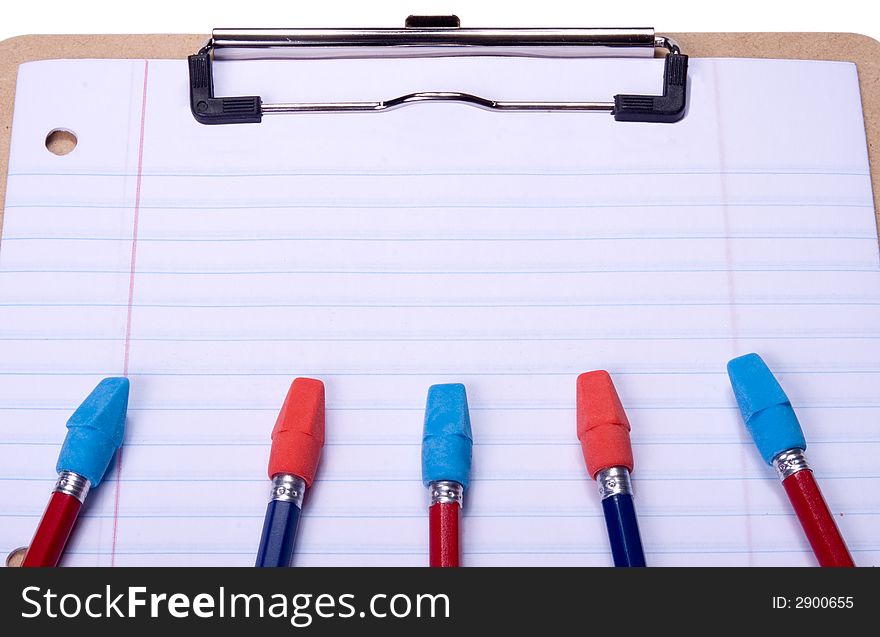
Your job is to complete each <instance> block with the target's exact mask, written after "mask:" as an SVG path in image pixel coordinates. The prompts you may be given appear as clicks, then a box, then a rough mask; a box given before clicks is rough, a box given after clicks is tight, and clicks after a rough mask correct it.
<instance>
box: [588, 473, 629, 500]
mask: <svg viewBox="0 0 880 637" xmlns="http://www.w3.org/2000/svg"><path fill="white" fill-rule="evenodd" d="M596 484H597V485H598V487H599V497H600V498H601V499H602V500H604V499H605V498H610V497H611V496H613V495H632V492H633V487H632V480H630V477H629V469H627V468H626V467H609V468H608V469H602V470H601V471H600V472H599V473H597V474H596Z"/></svg>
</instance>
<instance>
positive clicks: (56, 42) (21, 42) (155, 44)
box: [0, 33, 878, 232]
mask: <svg viewBox="0 0 880 637" xmlns="http://www.w3.org/2000/svg"><path fill="white" fill-rule="evenodd" d="M215 37H216V33H215ZM690 37H693V38H694V41H693V42H688V36H684V37H683V38H679V40H680V42H681V43H682V46H683V47H687V48H685V50H686V51H687V52H688V54H689V55H698V56H702V55H706V56H712V57H715V56H721V57H768V58H800V59H804V58H806V59H811V58H813V59H827V58H828V57H831V56H829V55H827V52H828V51H837V55H835V56H833V57H834V59H839V60H842V61H848V62H855V63H856V64H857V65H858V68H859V70H860V71H861V85H860V89H861V95H862V100H863V102H864V118H865V126H866V128H867V132H868V141H869V151H870V154H871V157H875V155H876V136H877V133H876V124H875V120H876V118H877V109H878V106H877V104H878V89H877V76H878V66H877V64H876V62H874V60H875V59H876V52H877V48H878V47H877V43H876V42H873V41H872V40H869V39H867V38H862V37H860V36H849V35H828V36H826V37H827V38H828V41H827V42H825V43H824V46H823V47H822V48H821V52H820V53H816V52H815V51H814V50H812V49H809V48H808V46H810V45H812V44H815V43H816V42H817V41H818V42H819V43H820V44H822V41H821V39H819V40H817V36H812V35H808V36H797V35H792V36H775V35H773V34H764V35H760V36H748V35H731V36H729V37H730V38H731V39H730V40H729V41H728V40H725V39H724V38H719V36H716V35H708V36H690ZM704 38H705V39H704ZM751 38H756V39H757V40H759V41H761V45H762V46H765V47H766V48H764V49H761V50H758V49H760V48H761V47H760V46H759V47H756V48H755V50H748V47H746V48H745V49H744V48H743V47H742V40H749V39H751ZM786 39H791V41H792V46H791V48H790V49H788V48H786V47H785V46H783V45H782V44H780V42H784V41H785V40H786ZM146 40H150V43H149V44H145V43H144V41H143V40H141V39H139V38H137V37H131V39H128V37H127V36H120V37H111V36H103V37H97V38H89V43H88V44H85V45H84V44H83V42H82V41H80V40H78V39H76V38H72V37H66V36H65V37H60V38H59V37H49V38H41V37H39V36H30V37H23V38H18V39H14V40H11V41H9V42H7V43H3V44H2V45H0V53H7V50H8V53H7V55H6V59H7V60H8V62H7V63H6V64H5V65H4V68H3V69H2V75H0V81H2V84H0V87H3V88H7V85H8V90H7V92H6V94H8V95H10V97H13V96H14V82H15V67H16V64H17V63H18V62H21V61H29V60H36V59H47V58H48V59H51V58H72V57H73V58H76V57H79V58H95V57H104V56H105V55H106V57H109V58H120V57H124V58H135V59H139V58H162V57H166V58H168V57H170V58H174V59H179V58H180V57H181V56H184V57H187V56H188V57H189V58H190V74H191V75H190V78H191V86H190V88H191V89H192V88H193V85H192V82H193V80H192V77H193V66H192V58H193V56H192V52H193V51H194V50H198V51H199V52H201V51H202V50H203V49H198V47H199V46H200V45H201V44H202V43H203V42H204V38H202V37H200V36H172V37H170V38H168V39H165V38H163V37H162V36H155V37H154V38H152V39H151V38H147V39H146ZM719 42H720V44H719ZM794 42H798V43H799V44H797V45H795V44H794ZM44 43H48V44H44ZM99 44H100V45H102V46H103V45H106V48H103V49H102V50H101V51H98V50H97V49H96V48H92V47H93V46H94V47H98V45H99ZM655 45H656V44H654V45H652V46H655ZM701 47H703V48H701ZM783 49H784V50H783ZM668 50H669V51H670V54H672V53H673V51H672V49H671V48H669V49H668ZM196 55H199V53H197V54H196ZM6 66H8V67H9V68H5V67H6ZM866 69H867V71H866ZM667 70H668V64H667ZM198 72H199V71H198V69H197V71H196V74H197V73H198ZM665 76H666V74H664V77H665ZM205 86H210V81H208V82H202V88H204V87H205ZM851 86H853V85H852V84H851ZM816 93H817V96H818V97H819V98H820V99H821V93H822V87H816ZM208 97H209V98H211V99H213V98H214V96H213V95H212V94H210V95H209V96H208ZM403 97H404V98H405V97H406V96H403ZM416 97H418V98H419V99H421V98H422V97H426V96H423V95H417V96H416ZM471 97H473V96H466V95H462V94H458V95H456V96H455V99H454V100H453V101H458V102H468V103H471V105H476V106H484V107H485V106H486V105H485V104H480V103H474V102H478V101H479V100H472V99H471ZM639 98H640V99H644V98H642V97H641V96H639ZM200 99H201V98H200ZM232 99H233V100H237V99H239V98H235V97H233V98H232ZM243 99H247V100H259V98H254V97H251V98H243ZM756 99H757V97H756ZM221 100H222V98H221ZM403 101H407V100H403ZM615 101H616V100H615ZM253 103H254V104H257V102H256V101H254V102H253ZM190 104H191V107H192V110H193V115H194V116H195V117H196V120H197V121H198V119H199V118H198V110H199V109H198V108H197V107H198V106H199V104H200V102H197V101H194V98H193V97H192V93H191V101H190ZM235 104H239V102H235ZM235 104H234V105H233V106H235ZM377 104H378V103H377ZM585 104H586V106H585ZM596 104H597V103H589V104H587V103H581V104H577V105H576V106H577V108H575V109H573V110H606V109H607V110H611V112H612V113H614V110H613V108H614V107H613V106H612V107H611V108H608V103H602V104H601V105H600V106H599V107H596V108H594V106H596ZM401 105H404V104H401ZM307 106H308V107H309V108H310V107H311V106H313V105H311V106H309V105H307ZM539 106H540V108H536V109H534V110H543V109H544V107H546V106H547V104H546V103H543V104H540V105H539ZM4 107H5V109H4V111H3V115H4V116H5V117H8V118H9V119H8V120H5V121H11V115H12V113H11V110H12V109H11V99H10V102H9V104H6V105H4ZM235 107H236V108H237V106H235ZM357 108H359V109H362V110H384V109H385V106H381V107H370V106H366V107H364V106H363V105H360V106H358V107H357ZM489 108H490V109H491V108H495V106H492V105H489ZM285 110H294V111H295V109H286V108H281V109H277V110H276V111H275V112H279V113H280V112H284V111H285ZM329 110H332V109H329ZM502 110H503V109H502ZM513 110H516V109H513ZM524 110H529V108H525V109H524ZM548 110H553V109H548ZM202 123H210V122H202ZM219 123H226V122H219ZM853 123H854V124H857V122H855V121H854V120H853ZM9 132H10V126H9V125H8V124H7V125H6V126H5V127H4V134H5V136H6V142H5V144H4V145H5V146H6V147H7V150H6V152H5V153H4V155H3V163H2V165H0V168H6V166H7V162H8V159H7V158H8V154H9V151H8V137H9ZM871 173H872V183H873V184H874V204H875V206H874V207H875V214H876V207H877V205H876V204H877V201H878V197H877V194H876V193H877V182H876V181H875V180H876V179H877V174H878V173H877V168H876V162H874V167H873V169H872V171H871ZM862 175H863V176H864V170H863V172H862ZM3 194H5V184H4V187H3V189H2V190H0V195H3ZM869 232H870V231H869Z"/></svg>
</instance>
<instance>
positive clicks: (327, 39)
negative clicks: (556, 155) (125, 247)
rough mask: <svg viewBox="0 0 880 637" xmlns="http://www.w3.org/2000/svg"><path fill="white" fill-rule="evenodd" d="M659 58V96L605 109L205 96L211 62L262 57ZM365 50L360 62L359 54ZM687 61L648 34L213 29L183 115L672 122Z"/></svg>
mask: <svg viewBox="0 0 880 637" xmlns="http://www.w3.org/2000/svg"><path fill="white" fill-rule="evenodd" d="M656 49H666V50H667V52H668V54H667V56H666V63H665V67H664V72H663V87H664V88H663V93H662V95H616V96H614V98H613V100H612V101H605V102H561V101H511V100H496V99H491V98H486V97H482V96H479V95H473V94H470V93H463V92H457V91H422V92H418V93H409V94H406V95H400V96H397V97H393V98H390V99H387V100H378V101H362V102H291V103H284V104H264V103H263V101H262V99H261V98H260V97H259V96H255V95H251V96H241V97H217V96H215V95H214V81H213V67H212V64H213V61H214V60H215V59H230V58H234V59H248V58H250V59H253V58H258V59H259V58H266V57H294V58H335V57H409V56H416V57H429V56H454V55H476V54H479V55H517V56H544V57H593V56H626V57H633V56H647V55H653V54H654V51H655V50H656ZM364 50H367V51H369V53H363V51H364ZM687 64H688V58H687V56H686V55H683V54H682V53H681V50H680V49H679V47H678V44H676V43H675V41H674V40H672V39H671V38H668V37H666V36H657V35H655V34H654V30H653V29H648V28H637V29H573V28H565V29H462V28H461V26H460V22H459V20H458V17H456V16H409V17H408V18H407V20H406V25H405V26H404V28H403V29H250V30H232V29H215V30H214V32H213V34H212V36H211V39H210V41H209V42H208V43H207V44H206V45H205V46H204V47H203V48H202V49H201V50H200V51H199V52H198V53H196V54H195V55H191V56H189V77H190V106H191V109H192V113H193V116H194V117H195V118H196V120H197V121H199V122H201V123H202V124H236V123H257V122H260V121H262V117H263V115H267V114H273V113H375V112H384V111H390V110H394V109H396V108H400V107H402V106H407V105H409V104H416V103H420V102H456V103H459V104H465V105H468V106H475V107H477V108H482V109H485V110H490V111H505V112H508V111H518V112H522V111H530V112H535V111H538V112H557V111H562V112H571V111H579V112H580V111H583V112H589V111H601V112H607V113H611V114H612V115H614V118H615V120H617V121H630V122H676V121H678V120H680V119H681V118H682V117H683V116H684V113H685V108H686V103H687Z"/></svg>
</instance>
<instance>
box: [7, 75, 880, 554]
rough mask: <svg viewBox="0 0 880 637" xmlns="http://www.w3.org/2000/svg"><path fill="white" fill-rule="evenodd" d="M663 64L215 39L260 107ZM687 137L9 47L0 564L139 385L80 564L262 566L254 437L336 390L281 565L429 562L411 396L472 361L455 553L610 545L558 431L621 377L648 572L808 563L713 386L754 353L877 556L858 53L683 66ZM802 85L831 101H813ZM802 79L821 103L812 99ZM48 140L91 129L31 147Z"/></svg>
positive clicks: (873, 289)
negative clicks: (202, 85) (88, 402)
mask: <svg viewBox="0 0 880 637" xmlns="http://www.w3.org/2000/svg"><path fill="white" fill-rule="evenodd" d="M661 65H662V62H661V61H659V60H534V59H526V60H522V59H521V60H510V59H480V58H475V59H463V58H456V59H430V60H382V61H358V60H342V61H338V60H337V61H307V62H290V61H286V62H268V61H263V62H257V61H247V62H228V63H222V64H218V66H217V70H216V72H217V78H216V82H217V91H218V94H259V95H262V96H263V98H264V100H266V101H282V100H295V99H301V100H303V101H306V100H312V99H323V98H337V99H376V98H379V99H381V98H389V97H393V96H394V95H396V94H399V93H402V92H407V91H412V90H443V89H450V90H466V91H470V92H474V93H478V94H481V95H486V96H488V97H498V98H507V99H529V98H535V99H567V98H570V99H581V100H589V99H596V100H602V99H608V98H609V97H610V96H611V95H612V94H614V93H619V92H648V93H650V92H655V91H657V90H659V88H660V76H661V73H662V66H661ZM690 79H691V89H690V91H691V103H690V107H689V112H688V114H687V117H686V118H685V119H684V120H683V121H682V122H680V123H678V124H674V125H650V124H626V123H616V122H614V121H613V119H612V118H611V117H610V116H608V115H602V114H571V113H570V114H512V113H508V114H498V113H489V112H484V111H480V110H477V109H472V108H468V107H465V106H460V105H448V104H447V105H427V104H426V105H420V106H415V107H409V108H405V109H401V110H398V111H394V112H391V113H385V114H364V115H302V116H293V115H289V116H267V117H266V118H265V119H264V122H263V123H262V124H259V125H237V126H220V127H209V126H202V125H199V124H197V123H196V122H195V121H194V120H193V118H192V116H191V115H190V112H189V107H188V96H187V89H186V87H187V77H186V63H185V62H184V61H149V62H147V61H144V60H134V61H122V60H118V61H89V60H78V61H50V62H35V63H29V64H26V65H24V66H23V67H22V69H21V72H20V76H19V83H18V88H17V93H16V106H15V119H14V128H13V140H12V154H11V158H10V163H9V179H8V191H7V201H6V209H5V215H4V220H3V233H2V247H0V411H2V414H3V424H2V426H0V484H2V489H0V519H2V524H0V551H3V552H5V551H7V550H10V549H12V548H14V547H16V546H20V545H23V544H26V543H27V542H28V541H29V539H30V537H31V535H32V533H33V530H34V528H35V525H36V523H37V521H38V519H39V516H40V514H41V512H42V509H43V507H44V506H45V502H46V500H47V497H48V493H49V491H50V489H51V487H52V484H53V481H54V471H53V467H54V464H55V459H56V456H57V453H58V450H59V445H60V442H61V440H62V439H63V437H64V433H65V429H64V423H65V421H66V419H67V417H68V415H69V414H70V413H71V412H72V411H73V409H74V408H75V407H76V406H77V404H78V403H79V402H80V401H81V400H82V399H83V398H84V397H85V396H86V394H87V393H88V392H89V391H90V390H91V388H92V387H93V386H94V385H95V384H96V383H97V382H98V381H99V380H100V378H102V377H103V376H106V375H118V374H123V373H127V374H128V375H129V376H130V377H131V381H132V390H131V403H130V411H129V418H128V424H127V432H126V444H125V447H124V450H123V452H122V454H121V458H120V459H119V461H118V462H117V463H116V464H114V466H113V467H111V470H110V471H109V472H108V476H107V480H106V482H105V483H104V484H102V485H101V486H100V487H99V488H98V489H96V490H95V491H94V492H93V494H92V495H91V496H90V497H89V500H88V504H87V509H86V511H85V514H84V516H83V519H81V521H80V524H79V526H78V529H77V532H76V534H75V537H74V538H73V540H72V542H71V544H70V545H69V547H68V551H67V554H66V556H65V558H64V564H68V565H94V564H98V565H109V564H115V565H140V564H150V565H171V564H174V565H181V564H194V565H248V564H251V563H252V561H253V557H254V554H255V551H256V546H257V543H258V538H259V533H260V527H261V523H262V516H263V513H264V509H265V501H266V496H267V490H268V481H267V478H266V476H265V470H266V462H267V459H268V450H269V432H270V430H271V428H272V425H273V423H274V419H275V416H276V414H277V411H278V409H279V407H280V406H281V402H282V400H283V398H284V395H285V392H286V389H287V386H288V385H289V383H290V382H291V380H292V379H293V377H295V376H298V375H302V376H314V377H317V378H321V379H322V380H323V381H324V382H325V383H326V389H327V407H328V412H327V446H326V448H325V452H324V457H323V461H322V465H321V468H320V474H319V479H318V481H317V483H316V484H315V486H314V488H312V489H311V490H310V492H309V493H308V494H307V501H306V506H305V513H304V517H303V521H302V524H301V528H300V537H299V541H298V546H297V555H296V558H295V564H297V565H356V564H370V565H421V564H425V563H426V561H427V560H426V552H427V528H426V527H427V517H426V508H425V507H426V504H427V493H426V491H425V489H424V488H423V486H422V485H421V483H420V479H419V475H420V449H419V446H420V440H421V428H422V418H423V409H424V401H425V397H426V393H427V388H428V386H429V385H430V384H432V383H439V382H455V381H461V382H464V383H465V384H466V385H467V388H468V395H469V399H470V403H471V418H472V423H473V430H474V438H475V447H474V468H473V482H472V487H471V489H469V491H468V492H467V494H466V504H465V517H464V522H463V525H464V531H463V533H464V537H463V546H464V558H463V561H464V563H465V564H466V565H472V566H475V565H605V564H610V555H609V550H608V546H607V538H606V535H605V529H604V523H603V519H602V517H601V508H600V505H599V502H598V499H597V496H596V493H595V485H594V484H593V483H592V482H591V481H589V480H588V479H587V477H586V475H585V469H584V465H583V460H582V457H581V452H580V448H579V445H578V442H577V438H576V436H575V411H574V404H575V378H576V375H577V374H578V373H579V372H581V371H586V370H589V369H596V368H605V369H608V370H609V371H610V372H611V373H612V374H613V376H614V379H615V383H616V384H617V387H618V389H619V391H620V394H621V397H622V400H623V402H624V405H625V406H626V408H627V410H628V413H629V416H630V420H631V422H632V426H633V432H632V437H633V442H634V449H635V459H636V469H635V473H634V484H635V489H636V499H637V508H638V512H639V516H640V525H641V528H642V536H643V541H644V544H645V547H646V550H647V554H648V555H647V559H648V561H649V563H650V564H653V565H691V564H706V565H749V564H752V565H774V564H785V565H808V564H813V563H814V558H813V557H812V555H811V553H810V550H809V546H808V545H807V543H806V541H805V539H804V537H803V534H802V532H801V530H800V528H799V526H798V524H797V521H796V520H795V518H794V517H793V515H792V513H791V509H790V507H789V505H788V503H787V501H786V500H785V497H784V493H783V491H782V488H781V487H780V485H779V484H778V483H777V479H776V477H775V476H774V474H773V471H772V470H771V469H770V468H769V467H767V466H764V465H762V464H761V462H760V459H759V457H758V453H757V451H756V450H755V449H754V447H753V445H752V444H751V442H750V440H749V439H748V437H747V434H746V432H745V429H744V427H743V426H742V423H741V421H740V418H739V414H738V411H737V410H736V407H735V402H734V400H733V397H732V395H731V391H730V387H729V383H728V380H727V376H726V373H725V364H726V362H727V360H728V359H730V358H732V357H734V356H737V355H739V354H744V353H747V352H750V351H757V352H759V353H761V354H762V355H763V356H764V357H765V359H766V360H767V361H768V363H769V364H770V366H771V367H772V368H773V369H774V370H775V371H776V372H777V373H778V376H779V378H780V380H781V382H782V383H783V385H784V387H785V389H786V390H787V392H788V393H789V395H790V397H791V399H792V401H793V403H794V404H795V406H796V408H797V410H798V413H799V415H800V417H801V421H802V423H803V426H804V429H805V432H806V436H807V439H808V441H809V450H808V456H809V458H810V460H811V462H812V465H813V467H814V469H815V472H816V474H817V476H818V477H819V479H820V482H821V485H822V487H823V489H824V491H825V495H826V497H827V499H828V501H829V503H830V506H831V508H832V509H833V511H834V512H835V513H836V514H837V515H838V516H839V517H838V518H837V519H838V522H839V524H840V527H841V529H842V531H843V533H844V535H845V536H846V538H847V539H848V541H849V544H850V547H851V549H852V552H853V555H854V558H855V560H856V562H857V563H859V564H861V565H872V564H873V565H876V564H877V562H878V558H880V540H878V538H880V431H878V425H877V422H878V413H880V397H878V391H877V387H878V385H877V382H878V377H880V272H878V249H877V236H876V228H875V220H874V209H873V204H872V197H871V185H870V178H869V173H868V159H867V152H866V145H865V136H864V130H863V120H862V115H861V106H860V101H859V92H858V82H857V77H856V69H855V67H854V66H853V65H851V64H842V63H823V62H797V61H768V60H710V59H694V60H692V61H691V70H690ZM817 87H821V91H820V89H819V88H817ZM817 92H821V95H822V99H815V95H816V94H817ZM54 128H67V129H70V130H72V131H74V132H75V133H76V135H77V136H78V139H79V143H78V146H77V148H76V149H75V150H74V151H73V152H72V153H71V154H69V155H66V156H63V157H57V156H55V155H53V154H51V153H49V152H48V151H47V150H46V148H45V146H44V140H45V137H46V134H47V133H48V132H49V131H50V130H52V129H54Z"/></svg>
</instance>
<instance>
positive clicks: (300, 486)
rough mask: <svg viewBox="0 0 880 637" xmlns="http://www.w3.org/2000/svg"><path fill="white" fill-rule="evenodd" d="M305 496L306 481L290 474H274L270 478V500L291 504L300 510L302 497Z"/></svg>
mask: <svg viewBox="0 0 880 637" xmlns="http://www.w3.org/2000/svg"><path fill="white" fill-rule="evenodd" d="M305 494H306V481H305V480H303V479H302V478H300V477H299V476H295V475H293V474H291V473H276V474H275V475H274V476H272V492H271V494H270V496H269V499H270V500H277V501H278V502H293V503H294V504H295V505H296V506H297V508H300V509H301V508H302V504H303V496H304V495H305Z"/></svg>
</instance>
